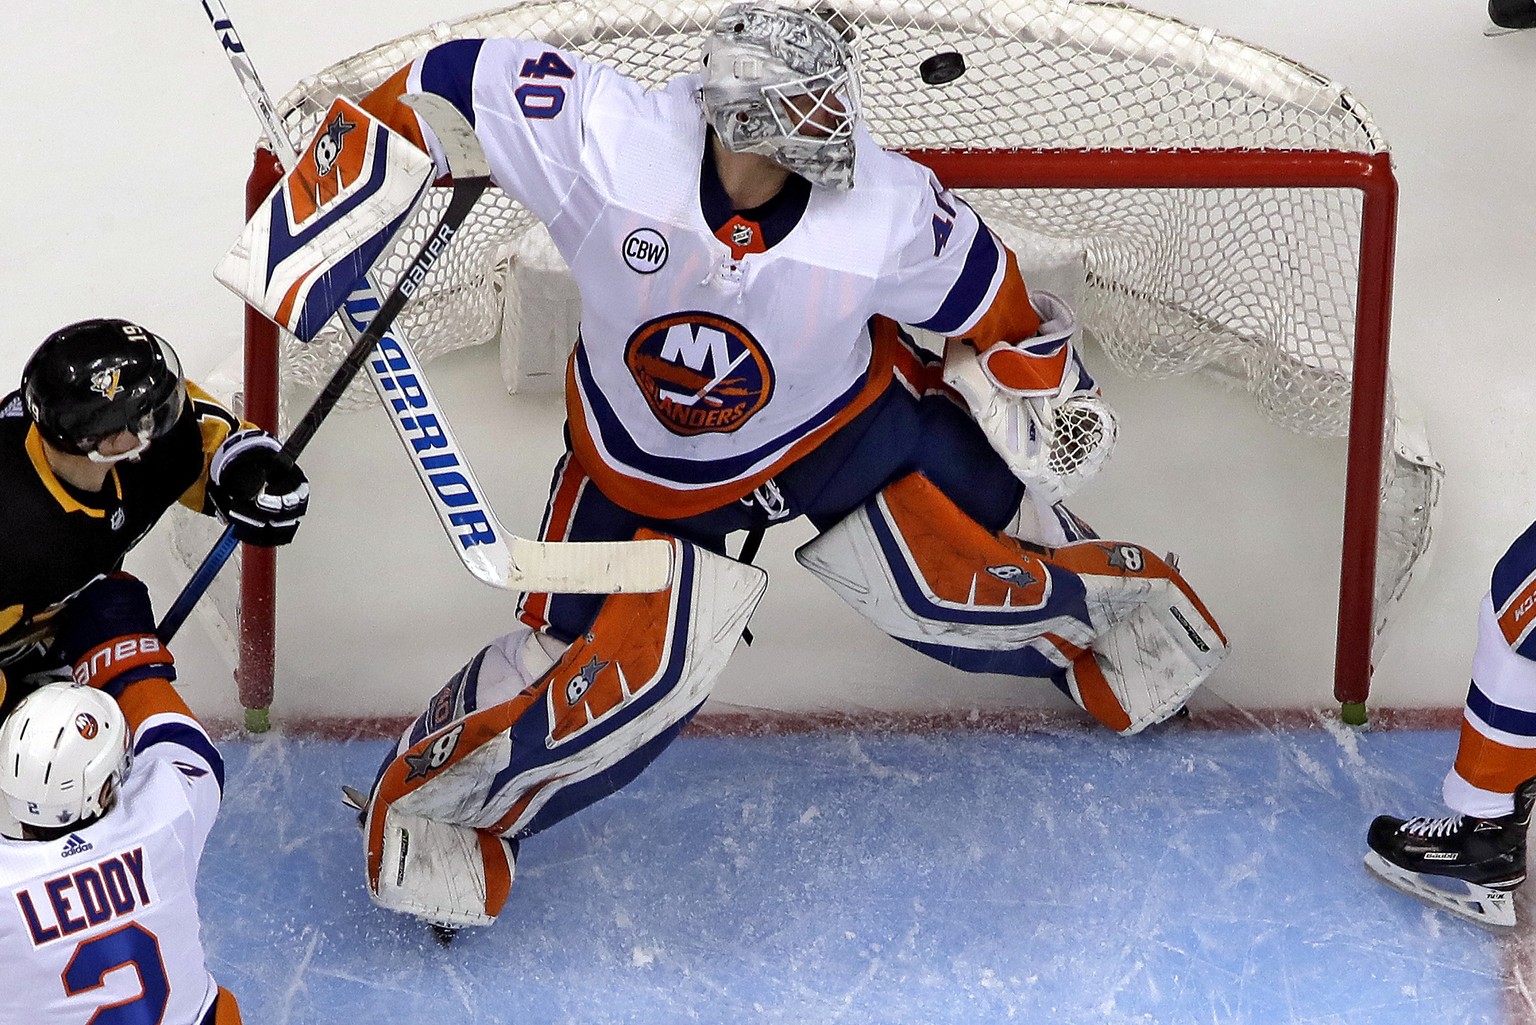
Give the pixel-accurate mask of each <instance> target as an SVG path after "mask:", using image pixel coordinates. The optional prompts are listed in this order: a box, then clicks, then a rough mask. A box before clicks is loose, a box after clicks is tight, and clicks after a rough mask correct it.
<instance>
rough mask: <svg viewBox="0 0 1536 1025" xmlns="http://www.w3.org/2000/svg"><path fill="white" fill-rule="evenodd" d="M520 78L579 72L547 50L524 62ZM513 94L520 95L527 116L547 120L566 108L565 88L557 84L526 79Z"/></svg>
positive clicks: (519, 100) (570, 76)
mask: <svg viewBox="0 0 1536 1025" xmlns="http://www.w3.org/2000/svg"><path fill="white" fill-rule="evenodd" d="M518 77H519V78H532V79H535V80H537V79H542V78H575V77H576V72H574V71H572V70H571V66H570V65H569V64H567V63H566V62H565V61H564V60H562V59H561V58H560V55H559V54H558V53H556V52H555V51H553V50H545V51H544V52H543V53H541V54H539V56H538V59H537V60H535V59H533V58H529V59H528V60H525V61H523V69H522V71H520V72H519V73H518ZM512 95H513V96H515V97H517V105H518V106H519V107H520V108H522V111H523V116H524V117H531V118H537V119H539V120H541V121H547V120H549V119H550V118H552V117H554V116H556V115H557V114H559V113H560V111H561V110H563V109H564V108H565V87H564V86H561V85H556V84H554V83H529V82H524V83H523V84H522V85H520V86H518V87H517V88H516V89H515V90H513V92H512Z"/></svg>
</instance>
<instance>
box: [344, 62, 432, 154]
mask: <svg viewBox="0 0 1536 1025" xmlns="http://www.w3.org/2000/svg"><path fill="white" fill-rule="evenodd" d="M410 72H411V69H410V65H406V66H405V67H403V68H401V69H400V70H399V71H397V72H395V73H394V74H393V75H390V76H389V77H388V78H386V79H385V80H384V81H383V82H382V83H380V85H379V87H378V88H377V89H375V90H374V91H373V92H371V93H369V94H368V95H367V96H366V97H365V98H364V99H363V100H362V102H361V103H359V104H358V106H360V107H362V108H363V109H364V110H366V111H367V112H368V113H370V114H372V115H373V116H374V117H376V118H378V119H379V120H380V121H382V122H384V123H385V124H386V125H388V126H389V127H390V128H393V129H394V130H395V131H397V132H399V133H400V134H401V135H403V136H405V137H406V138H407V139H409V140H411V142H412V143H413V144H414V145H415V146H416V147H417V148H419V149H423V150H424V149H426V148H427V140H426V136H424V135H422V133H421V124H420V123H419V122H418V121H417V120H416V112H415V111H414V110H412V109H411V108H410V107H407V106H406V105H405V104H403V103H401V102H400V97H402V96H404V95H405V86H406V80H407V79H408V78H409V77H410Z"/></svg>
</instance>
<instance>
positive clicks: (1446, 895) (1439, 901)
mask: <svg viewBox="0 0 1536 1025" xmlns="http://www.w3.org/2000/svg"><path fill="white" fill-rule="evenodd" d="M1365 868H1366V871H1368V872H1370V873H1371V875H1373V876H1375V877H1376V878H1377V879H1379V880H1381V881H1382V882H1383V883H1385V884H1386V885H1388V886H1390V887H1392V889H1394V890H1396V891H1398V892H1399V893H1405V894H1407V895H1408V896H1410V897H1412V898H1414V899H1415V900H1417V901H1420V902H1422V903H1424V904H1428V905H1429V906H1430V907H1432V908H1437V909H1439V910H1441V911H1447V912H1450V913H1451V914H1453V915H1455V916H1456V917H1458V918H1463V919H1465V920H1467V921H1468V922H1471V923H1472V924H1473V925H1480V926H1482V927H1483V928H1485V929H1493V930H1503V929H1513V928H1514V926H1515V891H1514V890H1512V889H1511V890H1495V889H1493V888H1492V887H1489V886H1482V885H1479V884H1478V883H1468V882H1463V881H1462V880H1460V879H1450V878H1445V877H1439V876H1425V875H1420V874H1419V873H1417V872H1410V871H1408V870H1407V869H1404V868H1399V867H1398V866H1396V865H1394V864H1392V863H1391V862H1390V861H1388V860H1387V859H1385V858H1383V857H1382V856H1381V855H1379V854H1377V853H1376V852H1375V851H1369V852H1367V853H1366V855H1365ZM1430 880H1434V882H1431V881H1430ZM1442 884H1443V885H1442ZM1452 887H1459V888H1460V891H1459V892H1458V890H1456V889H1452Z"/></svg>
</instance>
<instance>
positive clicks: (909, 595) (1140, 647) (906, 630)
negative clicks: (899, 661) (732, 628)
mask: <svg viewBox="0 0 1536 1025" xmlns="http://www.w3.org/2000/svg"><path fill="white" fill-rule="evenodd" d="M1036 522H1037V523H1038V522H1045V518H1044V517H1042V516H1038V515H1037V516H1036ZM796 555H797V558H799V560H800V562H801V563H802V564H803V565H805V566H806V567H807V568H808V569H810V570H811V571H812V572H813V573H815V574H816V575H817V576H819V577H821V578H822V580H823V581H824V582H826V583H827V584H828V585H829V586H831V587H832V588H833V590H835V591H837V592H838V593H839V594H840V595H841V596H842V597H843V599H844V600H845V601H847V602H848V603H849V604H851V605H853V606H854V607H855V608H857V609H859V611H860V612H862V613H863V614H864V615H865V616H867V617H868V618H869V619H870V620H871V621H873V622H874V623H875V624H876V625H878V626H879V627H880V628H881V629H883V630H884V631H885V632H886V633H888V634H890V635H891V636H893V637H895V638H897V639H898V640H901V641H903V642H905V643H907V644H909V645H910V646H912V647H914V648H917V649H918V650H919V651H923V652H925V653H927V654H929V655H932V656H933V657H935V658H937V659H939V660H941V661H944V662H946V663H948V664H951V665H955V666H959V667H960V668H963V669H969V670H972V671H977V672H1001V673H1010V674H1013V675H1018V676H1036V677H1054V678H1057V679H1064V680H1065V686H1064V687H1063V689H1064V690H1066V691H1067V692H1068V694H1069V695H1070V696H1071V697H1072V698H1073V699H1074V700H1076V701H1077V702H1078V704H1080V705H1081V706H1083V707H1084V708H1085V709H1087V710H1088V711H1089V712H1090V713H1091V714H1093V715H1094V716H1095V717H1096V718H1098V719H1099V720H1100V721H1101V722H1103V723H1104V724H1105V725H1107V726H1109V727H1110V728H1111V729H1115V730H1117V731H1118V732H1121V733H1135V732H1137V731H1139V730H1141V729H1143V728H1145V727H1146V726H1148V725H1150V724H1151V723H1154V722H1158V721H1160V720H1161V719H1162V718H1166V717H1167V716H1168V715H1171V714H1172V713H1173V712H1175V711H1177V710H1178V708H1180V707H1181V706H1182V705H1183V703H1184V702H1185V701H1186V700H1187V699H1188V697H1189V695H1190V694H1191V693H1192V692H1193V691H1194V690H1195V689H1196V688H1197V687H1198V686H1199V685H1200V683H1201V682H1202V681H1203V680H1204V679H1205V678H1206V676H1207V675H1209V673H1210V672H1211V670H1212V669H1214V668H1215V666H1216V664H1217V663H1218V662H1220V660H1221V658H1222V657H1223V656H1224V655H1225V654H1226V651H1227V643H1226V639H1225V637H1224V636H1223V635H1222V633H1221V630H1220V628H1219V627H1218V626H1217V625H1216V623H1215V621H1214V619H1213V618H1212V617H1211V616H1210V614H1209V613H1208V612H1207V611H1206V609H1205V607H1204V606H1203V604H1201V602H1200V600H1199V599H1198V598H1197V597H1196V596H1195V594H1194V592H1193V590H1192V589H1190V587H1189V585H1188V584H1187V583H1186V582H1185V581H1184V579H1183V577H1182V576H1180V575H1179V573H1178V571H1177V570H1176V569H1175V568H1174V567H1173V566H1171V565H1170V564H1169V563H1168V562H1166V561H1165V560H1163V559H1160V558H1158V557H1156V556H1154V555H1152V554H1151V553H1149V552H1147V551H1146V550H1145V549H1143V548H1141V547H1140V546H1138V545H1132V544H1129V543H1126V542H1106V541H1081V542H1077V543H1074V544H1068V545H1064V546H1062V547H1060V548H1055V549H1045V548H1040V549H1034V548H1032V547H1029V546H1026V545H1024V544H1021V543H1020V542H1019V541H1018V540H1017V539H1015V538H1013V537H1010V536H1008V535H1006V534H1003V533H1001V532H994V531H989V530H987V529H985V528H984V527H982V526H980V525H979V524H977V522H976V521H975V520H973V519H972V518H970V517H969V516H967V515H966V514H965V513H964V512H962V511H961V510H960V509H959V507H957V506H956V505H955V504H954V503H953V502H952V501H950V500H949V499H948V498H947V497H946V496H945V495H944V494H943V493H942V492H940V491H939V489H938V488H936V487H934V486H933V485H932V484H931V483H930V482H929V481H928V480H927V479H926V478H925V477H924V476H923V475H921V474H913V475H910V476H908V477H905V478H903V479H901V480H899V481H897V482H896V483H895V484H892V485H890V486H888V487H887V488H885V489H884V490H883V491H881V493H880V494H878V495H877V496H875V498H873V499H872V500H871V501H869V502H867V503H866V504H865V505H864V506H863V507H861V508H860V509H858V510H856V511H855V512H854V513H852V514H851V515H849V516H848V517H846V518H845V519H844V520H842V521H841V522H839V523H837V524H835V525H834V526H832V527H830V528H829V529H827V530H826V531H824V532H823V533H822V534H821V536H819V537H817V538H816V539H815V540H814V541H812V542H810V543H809V544H807V545H805V546H803V547H802V548H801V549H800V550H799V552H797V553H796Z"/></svg>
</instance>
